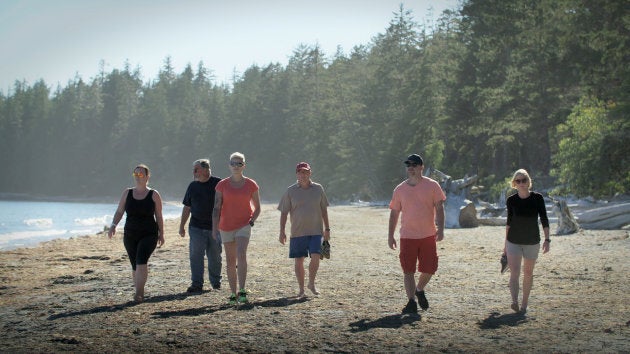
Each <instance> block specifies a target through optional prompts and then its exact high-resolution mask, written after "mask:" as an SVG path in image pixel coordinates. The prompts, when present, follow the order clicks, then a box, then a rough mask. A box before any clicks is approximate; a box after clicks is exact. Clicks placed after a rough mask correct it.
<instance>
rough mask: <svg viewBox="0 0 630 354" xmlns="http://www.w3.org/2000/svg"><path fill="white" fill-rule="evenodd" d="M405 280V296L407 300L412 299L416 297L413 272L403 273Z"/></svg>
mask: <svg viewBox="0 0 630 354" xmlns="http://www.w3.org/2000/svg"><path fill="white" fill-rule="evenodd" d="M404 281H405V292H406V293H407V298H408V299H409V300H414V301H415V298H416V279H415V276H414V273H405V275H404Z"/></svg>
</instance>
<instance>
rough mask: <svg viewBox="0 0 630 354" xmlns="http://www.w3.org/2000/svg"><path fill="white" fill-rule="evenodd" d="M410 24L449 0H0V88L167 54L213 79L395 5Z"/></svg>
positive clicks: (147, 68) (366, 33)
mask: <svg viewBox="0 0 630 354" xmlns="http://www.w3.org/2000/svg"><path fill="white" fill-rule="evenodd" d="M401 4H402V5H403V8H404V9H406V10H411V11H412V14H413V17H414V20H415V21H416V22H418V23H429V22H430V21H435V20H437V18H438V17H439V15H440V14H441V13H442V11H443V10H445V9H455V8H456V7H457V5H458V0H315V1H312V0H311V1H303V0H258V1H256V0H205V1H204V0H0V92H2V93H4V94H9V93H10V92H11V90H12V87H13V85H14V83H15V81H16V80H17V81H26V83H27V84H28V85H33V84H34V83H35V82H36V81H38V80H40V79H43V80H44V81H45V82H46V84H47V85H48V86H49V87H51V89H53V90H54V88H56V87H57V85H61V86H62V87H65V86H66V85H67V83H68V82H69V81H71V80H72V79H73V78H75V77H76V76H79V77H81V78H82V79H84V80H88V81H89V80H90V79H92V78H94V77H96V76H97V74H98V73H99V72H100V70H101V64H104V65H103V69H104V71H105V72H106V73H109V72H111V71H112V70H113V69H124V67H125V64H126V63H128V64H129V65H130V66H131V68H132V69H135V68H139V69H140V72H141V75H142V79H143V80H144V81H145V82H147V81H149V80H153V79H155V78H157V76H158V73H159V71H160V68H162V67H163V65H164V61H165V59H166V58H167V57H170V58H171V63H172V65H173V67H174V70H175V73H177V74H179V73H181V72H182V71H183V69H184V67H185V66H186V65H187V64H191V65H192V67H193V69H194V70H196V68H197V65H198V63H199V62H203V64H204V66H205V67H206V69H209V70H210V71H211V72H212V74H213V75H214V78H215V82H217V83H221V82H225V83H229V82H231V78H232V77H233V74H234V73H235V72H236V73H237V74H240V73H243V71H245V70H246V69H247V68H249V67H251V66H252V65H258V66H261V67H263V66H266V65H268V64H270V63H280V64H282V65H283V66H286V64H287V62H288V59H289V58H290V57H291V56H292V55H293V52H294V50H295V49H297V48H298V47H299V46H300V45H309V46H314V45H318V46H319V47H320V48H321V50H322V51H323V52H324V54H325V55H326V56H328V57H332V56H333V55H334V54H335V53H336V52H337V48H340V49H341V50H342V51H343V53H344V54H346V55H347V54H349V53H351V52H352V48H354V47H355V46H357V45H367V44H369V43H370V42H371V40H372V38H373V37H375V36H377V35H378V34H381V33H384V32H385V30H386V29H387V27H388V25H389V23H390V22H391V21H392V20H393V19H394V18H395V13H398V11H399V9H400V5H401Z"/></svg>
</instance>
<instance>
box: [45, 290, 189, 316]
mask: <svg viewBox="0 0 630 354" xmlns="http://www.w3.org/2000/svg"><path fill="white" fill-rule="evenodd" d="M188 296H189V294H187V293H182V294H170V295H159V296H151V297H147V298H145V299H144V301H143V303H151V302H163V301H176V300H183V299H185V298H186V297H188ZM138 305H140V303H137V302H135V301H127V302H125V303H122V304H115V305H105V306H97V307H93V308H91V309H85V310H80V311H68V312H62V313H58V314H54V315H51V316H48V319H49V320H57V319H60V318H66V317H74V316H83V315H90V314H94V313H103V312H118V311H122V310H124V309H126V308H128V307H133V306H138Z"/></svg>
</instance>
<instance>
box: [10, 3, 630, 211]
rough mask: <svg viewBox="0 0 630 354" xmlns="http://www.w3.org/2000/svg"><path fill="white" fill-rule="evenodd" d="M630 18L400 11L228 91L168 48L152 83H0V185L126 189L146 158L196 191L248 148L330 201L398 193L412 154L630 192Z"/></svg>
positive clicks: (180, 189)
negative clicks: (208, 167) (198, 171)
mask: <svg viewBox="0 0 630 354" xmlns="http://www.w3.org/2000/svg"><path fill="white" fill-rule="evenodd" d="M629 10H630V9H629V6H628V3H627V1H624V0H514V1H502V0H469V1H463V2H462V3H461V5H460V8H459V9H458V10H447V11H444V12H443V13H442V14H441V16H440V17H439V20H438V21H437V22H436V23H435V24H433V25H431V26H427V25H419V24H418V23H417V22H416V21H415V20H414V17H413V14H412V13H411V12H409V11H407V10H406V9H404V7H403V5H401V6H400V8H399V9H398V11H397V12H395V13H394V14H393V18H392V20H391V21H390V23H389V26H388V27H387V28H386V29H385V31H384V32H383V33H380V34H377V35H375V36H374V37H373V38H372V40H371V41H370V42H369V43H366V44H363V45H358V46H355V47H354V48H352V50H351V51H350V53H347V54H346V53H344V52H343V51H342V50H341V48H339V49H338V50H337V52H336V53H334V54H332V55H327V54H325V53H323V52H322V50H321V49H320V48H319V46H317V45H305V44H301V45H299V46H298V47H297V48H296V49H295V50H294V51H293V53H292V55H291V57H290V59H289V61H288V63H287V65H280V64H278V63H269V64H268V65H266V66H258V65H252V66H251V67H249V68H248V69H247V70H245V71H244V72H243V73H242V74H240V75H238V76H237V75H235V77H234V78H233V80H232V82H231V83H230V84H229V85H228V84H226V83H217V82H215V81H214V78H213V76H212V70H211V69H209V68H207V67H205V66H204V64H203V63H199V64H198V65H197V66H196V67H195V68H193V67H192V66H191V65H188V66H187V67H185V68H184V70H183V71H182V72H180V73H177V72H175V70H174V68H173V66H172V64H171V60H170V58H168V57H167V58H166V59H165V60H164V64H163V67H162V68H161V69H160V72H159V73H158V75H157V77H156V78H153V79H151V80H149V81H148V82H143V80H142V78H141V77H142V75H141V71H140V69H139V68H131V67H130V66H129V65H127V66H125V67H124V68H122V69H113V70H112V71H111V72H105V71H104V70H103V69H102V70H101V72H100V73H99V74H98V75H97V76H96V77H93V78H90V79H89V80H84V79H83V78H81V77H75V78H72V79H70V80H68V82H67V84H66V85H65V86H61V85H59V86H58V87H57V88H56V89H54V90H53V89H52V88H51V87H49V86H48V85H47V84H46V83H45V82H44V81H43V80H40V81H38V82H35V83H34V84H33V85H29V84H28V83H26V82H23V81H16V82H15V84H14V86H13V89H12V90H11V92H9V93H8V94H4V93H2V92H0V149H1V150H2V151H3V154H1V155H0V164H1V165H2V166H3V173H2V174H0V193H28V194H39V195H48V196H58V195H64V196H73V197H94V196H110V197H111V196H114V197H116V198H117V197H118V195H119V193H120V192H121V190H122V188H123V187H124V186H127V185H130V184H131V176H130V175H131V171H132V168H133V167H134V166H135V165H136V164H137V163H140V162H142V163H146V164H148V165H149V166H150V167H151V168H152V173H153V176H152V179H151V184H152V185H153V186H154V187H156V188H157V189H159V190H160V191H161V192H162V193H163V194H165V195H166V196H167V197H174V198H180V197H181V195H183V193H184V191H185V188H186V185H187V184H188V183H189V181H190V180H191V178H192V162H193V161H194V160H195V159H197V158H202V157H208V158H210V159H211V163H212V168H213V173H214V174H215V175H218V176H220V177H225V176H227V175H228V169H227V165H228V157H229V154H230V153H232V152H235V151H240V152H243V153H244V154H245V156H246V159H247V165H248V166H247V169H246V171H245V174H246V175H248V176H250V177H252V178H254V179H255V180H256V181H257V182H258V183H259V184H260V186H261V196H262V198H263V200H269V201H272V200H277V199H279V198H280V196H281V195H282V192H283V191H284V190H285V189H286V187H287V186H288V185H289V184H291V183H293V182H294V180H295V175H294V167H295V164H296V163H297V162H299V161H308V162H309V163H311V165H312V166H313V168H314V176H313V178H314V179H315V180H317V181H318V182H321V183H322V184H323V185H324V186H325V188H326V190H327V193H328V194H329V197H330V198H331V199H332V200H336V201H347V200H351V199H357V198H360V199H363V200H386V199H387V198H389V197H390V194H391V190H392V188H393V187H394V186H395V185H396V184H397V183H399V182H400V181H401V180H402V179H403V178H404V176H405V169H404V167H403V164H402V160H403V159H404V158H405V157H406V156H407V155H408V154H410V153H420V154H421V155H422V156H423V157H424V158H425V161H426V163H425V165H426V166H427V167H432V168H437V169H439V170H441V171H443V172H445V173H447V174H449V175H451V176H453V177H454V178H460V177H463V176H464V175H473V174H476V175H478V176H480V181H481V184H483V185H484V186H486V190H491V189H492V188H491V187H492V186H504V185H505V179H506V178H509V177H510V176H511V173H512V172H513V171H514V170H516V169H517V168H526V169H528V170H529V171H530V174H532V175H533V176H534V178H535V179H536V181H537V182H535V183H538V184H535V187H538V188H542V187H551V186H556V189H555V190H554V191H553V192H554V193H559V194H567V193H571V194H575V195H577V196H585V195H592V196H596V197H605V196H610V195H613V194H615V193H626V192H628V189H629V187H630V164H629V162H628V161H629V157H628V156H629V152H630V148H629V144H628V142H627V141H628V139H627V137H628V136H630V134H629V130H630V129H629V125H630V119H628V116H629V112H630V105H629V103H630V69H629V66H628V63H629V62H630V43H629V41H630V28H629V25H628V24H629V23H630V11H629ZM489 199H490V198H489Z"/></svg>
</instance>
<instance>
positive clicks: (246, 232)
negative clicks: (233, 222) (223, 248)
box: [219, 225, 252, 243]
mask: <svg viewBox="0 0 630 354" xmlns="http://www.w3.org/2000/svg"><path fill="white" fill-rule="evenodd" d="M219 232H220V233H221V242H223V243H227V242H234V240H236V238H237V237H247V238H249V237H250V236H251V235H252V227H251V226H249V225H245V226H243V227H241V228H240V229H236V230H232V231H225V230H219Z"/></svg>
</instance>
